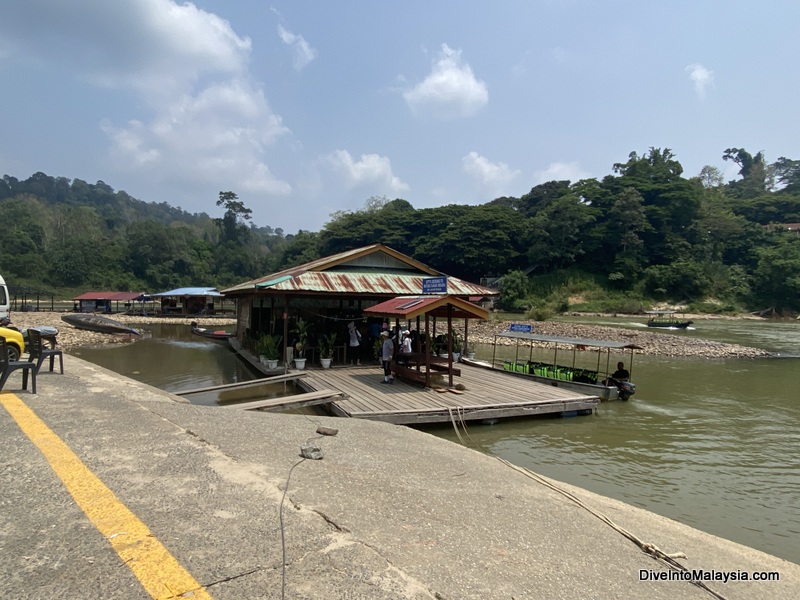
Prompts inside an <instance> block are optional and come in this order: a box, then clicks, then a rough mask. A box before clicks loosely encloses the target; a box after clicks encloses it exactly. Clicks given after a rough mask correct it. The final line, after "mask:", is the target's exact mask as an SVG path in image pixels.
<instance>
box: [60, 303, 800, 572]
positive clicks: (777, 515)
mask: <svg viewBox="0 0 800 600" xmlns="http://www.w3.org/2000/svg"><path fill="white" fill-rule="evenodd" d="M570 320H572V321H576V322H582V323H592V324H598V325H611V326H619V325H625V326H628V327H631V326H637V324H635V323H632V322H631V321H630V320H623V319H602V318H598V319H589V318H581V319H579V318H571V319H570ZM144 327H145V328H146V329H149V330H150V331H151V332H152V337H150V338H148V339H144V340H141V341H139V342H136V343H135V344H130V345H124V346H111V347H103V348H82V349H80V350H79V351H76V352H75V353H76V354H78V355H79V356H81V357H82V358H84V359H86V360H89V361H91V362H95V363H97V364H100V365H102V366H104V367H106V368H109V369H111V370H114V371H116V372H119V373H121V374H123V375H126V376H128V377H131V378H133V379H136V380H139V381H143V382H145V383H148V384H150V385H153V386H155V387H159V388H161V389H164V390H167V391H181V390H186V389H191V388H196V387H202V386H205V385H214V384H219V383H228V382H233V381H245V380H249V379H252V378H254V374H253V373H251V372H250V371H249V370H248V369H247V368H246V367H244V365H243V363H242V362H241V361H240V360H238V359H237V358H236V355H235V354H234V353H233V352H231V351H230V350H229V349H228V348H226V347H225V346H224V345H223V344H220V343H219V342H213V341H207V340H199V339H197V338H194V339H192V338H191V334H189V333H188V328H187V327H180V326H169V325H156V326H150V325H147V326H144ZM695 327H696V328H695V329H690V330H687V331H685V332H670V333H671V334H673V335H687V336H697V337H702V338H706V339H712V340H718V341H724V342H732V343H739V344H743V345H747V346H755V347H760V348H765V349H767V350H770V351H772V352H774V353H777V354H780V355H781V357H780V358H767V359H727V360H712V359H683V358H664V357H647V356H641V357H640V356H637V357H636V359H635V363H634V365H633V368H632V379H633V380H634V381H635V382H636V385H637V393H636V395H635V396H634V397H633V398H632V399H631V400H630V401H629V402H609V403H604V404H602V405H601V406H600V409H599V410H598V412H597V413H596V414H594V415H591V416H583V417H576V418H570V419H523V420H512V421H508V422H500V423H498V424H496V425H492V426H478V425H475V426H470V427H469V429H468V431H467V433H468V435H466V436H465V435H464V434H463V433H462V434H461V437H462V438H463V439H464V441H465V442H466V443H467V444H468V445H469V446H470V447H472V448H474V449H477V450H480V451H481V452H484V453H487V454H491V455H495V456H499V457H502V458H505V459H507V460H509V461H510V462H512V463H514V464H517V465H520V466H523V467H526V468H529V469H531V470H534V471H536V472H539V473H542V474H544V475H547V476H549V477H552V478H554V479H558V480H561V481H565V482H568V483H571V484H574V485H577V486H580V487H582V488H585V489H588V490H591V491H594V492H597V493H599V494H603V495H606V496H609V497H612V498H616V499H619V500H622V501H624V502H627V503H629V504H631V505H634V506H639V507H641V508H644V509H647V510H650V511H652V512H655V513H658V514H661V515H664V516H666V517H670V518H673V519H675V520H678V521H680V522H683V523H686V524H688V525H691V526H693V527H696V528H698V529H701V530H703V531H707V532H709V533H712V534H715V535H719V536H721V537H724V538H727V539H731V540H734V541H736V542H739V543H742V544H745V545H748V546H752V547H754V548H758V549H760V550H763V551H765V552H768V553H770V554H774V555H776V556H780V557H782V558H785V559H786V560H790V561H792V562H795V563H800V452H798V449H799V448H800V391H799V390H800V322H798V321H791V322H786V321H780V322H779V321H744V320H742V321H731V320H719V321H711V320H709V321H705V320H703V321H698V322H697V323H696V325H695ZM491 352H492V351H491V347H478V348H477V354H478V356H477V357H478V358H491ZM270 395H272V394H271V393H270ZM193 401H194V400H193ZM200 401H201V402H202V403H207V404H214V403H215V402H216V400H215V398H213V397H211V398H208V397H206V398H204V399H202V400H200ZM426 431H429V432H430V433H432V434H434V435H437V436H440V437H443V438H446V439H450V440H453V441H454V442H458V441H459V438H458V436H457V435H456V433H455V431H454V430H453V429H452V428H448V427H428V428H426ZM633 533H635V534H637V535H639V537H643V538H646V537H647V532H633ZM679 550H680V548H676V549H667V551H679Z"/></svg>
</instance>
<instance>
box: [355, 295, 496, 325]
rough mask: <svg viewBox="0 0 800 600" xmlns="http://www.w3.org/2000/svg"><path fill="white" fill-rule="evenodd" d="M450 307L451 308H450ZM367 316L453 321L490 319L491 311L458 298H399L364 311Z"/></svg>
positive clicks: (427, 296)
mask: <svg viewBox="0 0 800 600" xmlns="http://www.w3.org/2000/svg"><path fill="white" fill-rule="evenodd" d="M448 307H449V308H448ZM364 313H365V314H367V315H374V316H378V317H388V318H392V319H394V318H397V319H414V318H416V317H419V316H422V315H426V314H429V315H431V316H433V317H447V316H448V315H449V316H450V317H452V318H453V319H488V318H489V311H488V310H486V309H485V308H481V307H480V306H477V305H475V304H472V303H471V302H468V301H466V300H464V299H463V298H457V297H456V296H432V295H424V296H398V297H397V298H392V299H391V300H386V301H385V302H381V303H380V304H376V305H375V306H370V307H369V308H366V309H364Z"/></svg>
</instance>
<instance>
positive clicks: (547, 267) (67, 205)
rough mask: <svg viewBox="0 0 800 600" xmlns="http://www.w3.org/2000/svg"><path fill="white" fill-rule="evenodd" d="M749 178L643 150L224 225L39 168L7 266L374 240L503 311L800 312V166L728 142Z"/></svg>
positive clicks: (66, 266)
mask: <svg viewBox="0 0 800 600" xmlns="http://www.w3.org/2000/svg"><path fill="white" fill-rule="evenodd" d="M723 158H724V159H725V160H728V161H731V162H733V163H735V164H736V165H737V166H738V167H739V177H738V178H737V179H735V180H734V181H730V182H724V181H723V178H722V176H721V173H720V172H719V171H718V170H717V169H716V168H713V167H705V168H704V169H703V170H702V172H701V173H700V175H699V176H697V177H689V178H687V177H685V176H684V174H683V167H682V166H681V164H680V163H679V162H678V161H677V159H676V158H675V156H674V155H673V153H672V152H671V151H670V150H669V149H664V150H662V149H657V148H651V149H650V150H649V151H648V153H647V154H644V155H638V154H637V153H635V152H633V153H631V154H630V155H629V157H628V160H627V161H626V162H623V163H617V164H615V165H613V169H612V170H613V173H612V174H610V175H607V176H606V177H604V178H602V179H600V180H598V179H587V180H582V181H577V182H570V181H551V182H548V183H545V184H542V185H538V186H536V187H534V188H533V189H531V190H530V191H529V192H528V193H526V194H524V195H522V196H520V197H519V198H516V197H503V198H497V199H494V200H492V201H489V202H487V203H486V204H482V205H478V206H467V205H449V206H442V207H437V208H425V209H415V208H414V207H413V206H412V204H411V203H409V202H408V201H406V200H403V199H395V200H388V199H386V198H370V199H369V200H368V201H367V202H366V204H365V207H364V209H362V210H359V211H355V212H339V213H335V214H334V215H332V218H331V220H330V222H329V223H327V224H326V225H325V226H324V227H323V229H322V230H321V231H319V232H303V231H301V232H299V233H298V234H297V235H293V236H285V235H284V234H283V232H282V231H281V230H280V229H275V230H273V229H272V228H270V227H256V226H255V225H253V224H252V223H250V210H249V209H248V208H247V207H246V199H245V200H239V198H238V197H237V195H236V194H235V193H234V192H220V193H219V199H218V200H217V205H219V206H222V207H223V208H224V210H225V213H224V216H223V217H222V218H220V219H212V218H210V217H209V216H208V215H206V214H205V213H201V214H189V213H186V212H185V211H182V210H180V209H177V208H173V207H171V206H169V205H167V204H165V203H161V204H154V203H147V202H142V201H140V200H137V199H134V198H131V197H130V196H129V195H128V194H126V193H125V192H115V191H114V190H113V189H112V188H111V187H109V186H108V185H106V184H105V183H103V182H97V183H96V184H93V185H92V184H87V183H86V182H83V181H80V180H73V181H70V180H68V179H65V178H53V177H48V176H47V175H44V174H43V173H36V174H35V175H33V176H32V177H30V178H29V179H27V180H25V181H18V180H16V179H14V178H13V177H10V176H8V175H6V176H5V177H4V178H3V181H2V182H0V218H2V223H3V227H2V228H0V247H1V248H2V253H0V274H2V275H3V276H4V277H5V278H6V280H7V281H9V282H10V283H11V284H12V285H14V284H16V285H18V286H29V287H31V288H34V289H39V290H60V289H83V290H85V289H91V288H95V289H119V290H145V291H163V290H165V289H170V288H173V287H178V286H182V285H216V286H226V285H230V284H233V283H238V282H241V281H244V280H247V279H252V278H254V277H257V276H260V275H264V274H267V273H270V272H274V271H277V270H279V269H282V268H285V267H287V266H291V265H295V264H299V263H302V262H306V261H309V260H313V259H315V258H318V257H320V256H326V255H329V254H333V253H336V252H341V251H343V250H347V249H350V248H355V247H359V246H363V245H367V244H371V243H376V242H380V243H384V244H386V245H388V246H391V247H393V248H395V249H396V250H399V251H400V252H403V253H405V254H408V255H410V256H412V257H414V258H416V259H418V260H420V261H422V262H425V263H428V264H430V265H431V266H434V267H435V268H437V269H440V270H441V271H443V272H445V273H449V274H451V275H454V276H457V277H462V278H464V279H468V280H471V281H479V280H480V279H481V278H483V277H486V276H491V277H502V283H501V286H502V291H503V296H502V302H503V306H504V307H505V308H525V307H536V306H541V305H542V304H550V305H552V306H554V307H556V308H561V309H563V308H565V306H566V305H567V304H568V303H569V302H575V298H576V297H585V296H593V297H598V298H599V297H605V298H608V299H610V300H609V302H610V303H612V304H613V303H614V302H616V303H618V304H619V303H621V302H622V300H621V299H626V300H628V301H630V303H632V304H636V305H637V306H638V305H640V304H646V303H648V302H656V301H669V302H695V303H700V302H705V303H706V304H708V305H711V304H713V305H716V306H723V307H728V308H730V309H736V308H738V309H749V310H762V309H766V308H775V309H776V310H778V311H787V312H791V311H800V231H798V229H797V228H795V227H794V226H792V224H798V223H800V161H795V160H790V159H787V158H779V159H778V160H777V161H776V162H774V163H767V162H766V160H765V157H764V155H763V153H758V154H756V155H751V154H750V153H748V152H747V151H746V150H744V149H742V148H729V149H727V150H725V152H724V154H723Z"/></svg>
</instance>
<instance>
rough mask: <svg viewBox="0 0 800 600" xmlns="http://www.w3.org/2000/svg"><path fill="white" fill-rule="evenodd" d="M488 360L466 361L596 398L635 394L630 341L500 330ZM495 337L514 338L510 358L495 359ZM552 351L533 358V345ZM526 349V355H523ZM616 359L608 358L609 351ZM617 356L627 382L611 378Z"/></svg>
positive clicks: (634, 349) (466, 360) (615, 397)
mask: <svg viewBox="0 0 800 600" xmlns="http://www.w3.org/2000/svg"><path fill="white" fill-rule="evenodd" d="M494 338H495V339H494V348H493V352H492V361H491V363H482V362H481V361H470V360H469V359H464V358H462V361H463V362H465V363H467V364H476V365H479V366H486V367H489V368H492V369H497V370H503V371H506V372H509V373H513V374H516V375H523V376H525V377H530V378H532V379H534V380H535V381H537V382H540V383H547V384H549V385H553V386H556V387H563V388H565V389H571V390H574V391H577V392H581V393H584V394H587V395H592V396H597V397H599V398H600V400H604V401H605V400H628V399H629V398H630V397H631V396H633V394H635V393H636V385H635V384H634V383H632V382H631V381H630V374H631V373H632V372H633V355H634V352H635V351H636V350H642V349H643V348H642V347H641V346H638V345H637V344H633V343H630V342H616V341H611V340H594V339H587V338H572V337H556V336H547V335H539V334H536V333H527V332H520V331H504V332H501V333H498V334H496V335H495V336H494ZM498 338H504V339H512V340H516V342H517V344H516V351H515V357H514V360H501V359H498V358H497V347H498V343H497V340H498ZM541 346H544V348H545V349H552V350H553V359H552V361H549V360H534V347H537V348H538V347H541ZM526 350H527V354H528V356H527V357H526V356H524V353H525V351H526ZM614 353H617V358H616V359H612V354H614ZM620 355H622V356H627V365H628V369H629V377H628V380H627V381H624V380H615V379H613V378H612V375H613V373H614V369H615V368H616V366H617V362H618V360H619V357H620Z"/></svg>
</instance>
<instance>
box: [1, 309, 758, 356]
mask: <svg viewBox="0 0 800 600" xmlns="http://www.w3.org/2000/svg"><path fill="white" fill-rule="evenodd" d="M62 314H64V313H56V312H17V313H13V314H12V325H13V326H14V327H17V328H19V329H24V328H28V327H41V326H52V327H56V328H57V329H58V330H59V334H58V344H59V346H61V348H62V349H64V350H69V349H71V348H75V347H78V346H95V345H103V344H125V343H131V342H134V341H136V339H137V338H136V336H128V335H108V334H102V333H94V332H91V331H85V330H82V329H77V328H75V327H73V326H71V325H68V324H67V323H65V322H64V321H62V320H61V315H62ZM111 318H113V319H116V320H118V321H121V322H123V323H127V324H132V325H134V326H138V325H145V326H146V325H148V324H154V323H170V324H179V325H185V326H186V327H187V328H188V327H189V326H190V323H191V322H192V321H197V322H198V323H199V324H200V325H201V326H202V327H214V328H225V329H229V330H230V329H232V327H233V326H235V325H236V320H235V319H231V318H214V317H212V318H208V317H207V318H191V319H189V318H186V317H146V316H141V315H111ZM691 318H692V319H693V320H695V321H696V322H698V323H701V322H702V319H704V318H705V317H703V316H702V315H692V316H691ZM709 318H717V317H709ZM728 318H730V317H728ZM512 323H521V324H529V325H531V327H532V328H533V331H534V332H536V333H537V334H541V335H548V336H556V337H577V338H588V339H594V340H612V341H619V342H627V343H632V344H636V345H638V346H641V347H642V350H640V351H637V353H638V354H645V355H649V356H670V357H674V356H686V357H695V358H758V357H764V356H769V355H770V353H769V352H767V351H766V350H763V349H760V348H751V347H747V346H740V345H737V344H726V343H723V342H715V341H711V340H705V339H702V338H692V337H688V336H683V335H681V336H679V335H673V334H670V333H666V332H661V331H653V330H650V329H645V328H641V327H640V328H639V329H636V328H634V327H630V328H628V327H604V326H600V325H583V324H578V323H567V322H559V321H525V320H514V321H510V320H490V321H482V322H474V321H471V322H470V324H469V342H470V343H471V344H475V343H479V344H492V343H494V342H495V337H494V336H495V335H496V334H498V333H501V332H502V331H508V329H509V327H510V326H511V324H512ZM144 329H146V327H145V328H144ZM497 343H498V344H501V345H508V346H512V345H515V344H516V343H517V341H516V340H510V339H503V338H497ZM534 345H535V346H541V347H546V346H547V344H542V343H534Z"/></svg>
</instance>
